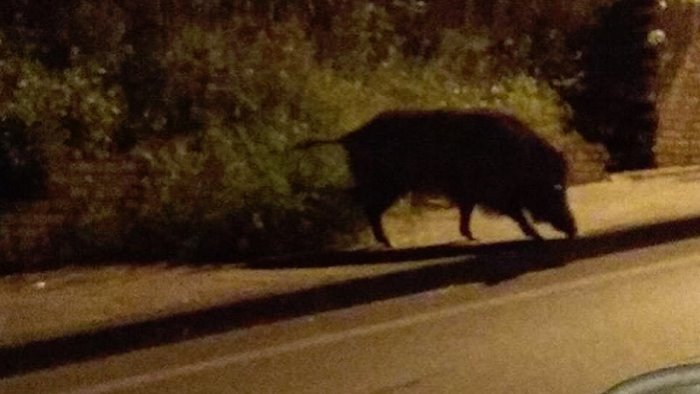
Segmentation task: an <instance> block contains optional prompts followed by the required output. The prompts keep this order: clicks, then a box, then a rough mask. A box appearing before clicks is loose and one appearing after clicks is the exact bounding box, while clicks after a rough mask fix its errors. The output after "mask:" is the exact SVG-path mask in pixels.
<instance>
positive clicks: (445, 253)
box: [0, 217, 700, 378]
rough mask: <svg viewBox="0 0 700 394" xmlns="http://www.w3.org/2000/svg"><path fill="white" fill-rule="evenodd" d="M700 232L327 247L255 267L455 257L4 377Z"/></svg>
mask: <svg viewBox="0 0 700 394" xmlns="http://www.w3.org/2000/svg"><path fill="white" fill-rule="evenodd" d="M698 235H700V217H696V218H689V219H685V220H678V221H673V222H667V223H661V224H654V225H648V226H640V227H634V228H628V229H619V230H612V231H607V232H603V233H599V234H593V235H589V236H586V237H582V238H578V239H572V240H568V239H567V240H549V241H542V242H536V241H515V242H507V243H498V244H489V245H474V246H471V245H464V246H460V245H441V246H433V247H427V248H416V249H405V250H386V251H360V252H328V253H322V254H313V255H311V254H309V255H297V256H288V257H285V258H276V259H264V260H259V261H257V262H254V263H251V264H250V265H249V266H250V267H256V268H261V267H267V268H269V269H278V268H289V267H328V266H333V265H340V264H377V263H379V262H387V261H411V260H413V261H418V260H425V259H432V258H445V257H451V258H450V259H448V262H446V263H444V262H443V263H440V264H435V265H431V266H421V267H418V268H416V269H412V270H411V269H408V270H404V271H401V272H395V273H389V274H382V275H377V276H370V277H365V278H358V279H353V280H350V281H346V282H342V283H336V284H331V285H326V286H321V287H316V288H312V289H307V290H301V291H298V292H294V293H290V294H284V295H281V296H280V295H272V296H268V297H264V298H259V299H255V300H250V301H246V302H241V303H236V304H231V305H223V306H216V307H212V308H209V309H204V310H199V311H195V312H188V313H183V314H178V315H173V316H168V317H165V318H161V319H157V320H152V321H145V322H137V323H131V324H126V325H123V326H118V327H111V328H107V329H105V330H101V331H98V332H89V333H79V334H75V335H72V336H68V337H63V338H57V339H51V340H47V341H41V342H33V343H29V344H25V345H19V346H14V347H4V348H0V378H2V377H6V376H11V375H14V374H20V373H26V372H29V371H33V370H38V369H43V368H48V367H52V366H57V365H62V364H66V363H69V362H75V361H80V360H86V359H91V358H95V357H103V356H107V355H110V354H118V353H123V352H126V351H130V350H136V349H142V348H146V347H152V346H158V345H164V344H168V343H173V342H178V341H182V340H185V339H192V338H196V337H201V336H205V335H212V334H215V333H221V332H226V331H229V330H232V329H235V328H240V327H247V326H253V325H257V324H263V323H269V322H272V321H276V320H281V319H288V318H293V317H297V316H303V315H306V314H310V313H318V312H323V311H328V310H332V309H339V308H345V307H349V306H353V305H358V304H364V303H369V302H372V301H377V300H382V299H388V298H392V297H399V296H402V295H408V294H413V293H416V292H420V291H427V290H431V289H435V288H440V287H444V286H448V285H453V284H465V283H474V282H481V283H487V284H495V283H499V282H502V281H505V280H508V279H511V278H515V277H517V276H519V275H522V274H525V273H528V272H535V271H541V270H546V269H551V268H553V267H558V266H563V265H565V264H567V263H569V262H571V261H574V260H579V259H584V258H592V257H596V256H602V255H605V254H609V253H615V252H622V251H625V250H630V249H635V248H642V247H646V246H651V245H658V244H663V243H666V242H672V241H679V240H683V239H687V238H692V237H697V236H698Z"/></svg>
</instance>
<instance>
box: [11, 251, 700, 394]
mask: <svg viewBox="0 0 700 394" xmlns="http://www.w3.org/2000/svg"><path fill="white" fill-rule="evenodd" d="M699 333H700V239H688V240H684V241H679V242H672V243H666V244H663V245H657V246H652V247H646V248H641V249H635V250H631V251H625V252H619V253H614V254H610V255H606V256H603V257H597V258H592V259H584V260H577V261H573V262H571V263H569V264H568V265H566V266H564V267H558V268H552V269H549V270H544V271H538V272H533V273H528V274H525V275H522V276H519V277H517V278H514V279H512V280H508V281H505V282H502V283H499V284H497V285H486V284H466V285H459V286H452V287H449V288H444V289H439V290H435V291H431V292H426V293H420V294H415V295H411V296H406V297H400V298H395V299H390V300H386V301H380V302H375V303H371V304H367V305H360V306H355V307H352V308H347V309H343V310H337V311H332V312H326V313H322V314H318V315H314V316H306V317H302V318H298V319H293V320H289V321H283V322H278V323H274V324H270V325H264V326H257V327H253V328H250V329H245V330H235V331H231V332H228V333H224V334H218V335H212V336H207V337H202V338H198V339H194V340H189V341H185V342H181V343H176V344H171V345H166V346H162V347H157V348H151V349H143V350H139V351H134V352H131V353H127V354H121V355H116V356H111V357H107V358H102V359H98V360H92V361H88V362H82V363H76V364H72V365H66V366H63V367H59V368H55V369H51V370H44V371H38V372H34V373H30V374H26V375H20V376H15V377H11V378H8V379H4V380H1V381H0V393H8V394H9V393H80V394H97V393H537V394H540V393H600V392H602V391H604V390H605V389H606V388H609V387H610V386H612V385H614V384H615V383H617V382H619V381H621V380H623V379H626V378H629V377H631V376H633V375H637V374H640V373H643V372H647V371H649V370H653V369H656V368H661V367H665V366H669V365H674V364H679V363H684V362H690V361H696V360H698V359H700V334H699Z"/></svg>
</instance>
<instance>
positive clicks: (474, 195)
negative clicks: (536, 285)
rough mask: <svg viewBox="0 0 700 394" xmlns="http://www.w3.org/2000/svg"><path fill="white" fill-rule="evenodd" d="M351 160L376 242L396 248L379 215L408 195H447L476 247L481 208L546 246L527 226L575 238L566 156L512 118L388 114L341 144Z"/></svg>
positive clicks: (482, 112) (484, 113) (477, 113)
mask: <svg viewBox="0 0 700 394" xmlns="http://www.w3.org/2000/svg"><path fill="white" fill-rule="evenodd" d="M332 143H337V144H340V145H341V146H343V147H344V148H345V150H346V151H347V153H348V160H349V167H350V171H351V173H352V175H353V177H354V180H355V187H354V189H353V192H354V195H355V197H356V198H357V201H358V202H359V203H360V204H361V205H362V207H363V208H364V210H365V213H366V215H367V218H368V220H369V223H370V225H371V228H372V232H373V234H374V237H375V238H376V240H377V241H378V242H381V243H383V244H385V245H386V246H389V247H390V246H391V244H390V242H389V239H388V238H387V236H386V234H385V232H384V228H383V227H382V222H381V218H382V214H383V213H384V212H385V211H386V210H387V209H388V208H389V207H390V206H391V205H392V204H393V203H394V202H395V201H396V200H397V199H398V198H399V197H401V196H403V195H405V194H407V193H409V192H417V193H421V192H427V193H431V194H439V195H442V196H444V197H446V198H448V199H449V200H451V201H452V202H453V203H454V204H455V205H456V206H457V207H458V208H459V210H460V217H461V218H460V232H461V233H462V234H463V235H464V236H465V237H467V238H469V239H472V240H473V239H474V237H473V236H472V233H471V230H470V225H469V222H470V217H471V213H472V211H473V209H474V207H475V206H476V205H479V206H481V207H482V208H484V209H485V210H486V211H487V212H490V213H498V214H503V215H507V216H508V217H510V218H512V219H513V220H514V221H515V222H516V223H517V224H518V226H519V227H520V229H521V230H522V231H523V233H525V234H526V235H527V236H529V237H532V238H535V239H541V236H540V235H539V234H538V233H537V231H536V230H535V229H534V228H533V226H532V225H531V224H530V223H529V221H528V219H527V218H526V216H525V214H524V212H525V211H527V212H529V214H530V215H531V217H532V219H533V220H534V221H536V222H542V221H544V222H548V223H550V224H551V225H552V226H553V227H554V228H556V229H557V230H559V231H561V232H563V233H565V234H566V235H567V236H568V237H574V236H575V235H576V233H577V228H576V223H575V220H574V217H573V215H572V213H571V210H570V208H569V204H568V201H567V196H566V175H567V164H566V160H565V158H564V156H563V155H562V154H561V153H560V152H559V151H557V150H556V149H555V148H554V147H553V146H552V145H551V144H549V143H548V142H547V141H545V140H544V139H543V138H541V137H540V136H538V135H537V134H536V133H535V132H534V131H533V130H532V129H531V128H529V127H528V126H527V125H525V124H524V123H523V122H522V121H520V120H519V119H517V118H516V117H514V116H511V115H508V114H505V113H502V112H497V111H493V110H487V109H477V110H432V111H389V112H383V113H380V114H379V115H377V116H376V117H374V118H373V119H372V120H370V121H369V122H367V123H366V124H365V125H363V126H362V127H360V128H359V129H357V130H355V131H352V132H350V133H348V134H346V135H344V136H343V137H340V138H339V139H336V140H311V141H307V142H305V143H302V144H301V145H299V147H300V148H309V147H312V146H317V145H322V144H332Z"/></svg>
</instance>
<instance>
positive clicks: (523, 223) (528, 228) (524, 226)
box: [508, 211, 542, 241]
mask: <svg viewBox="0 0 700 394" xmlns="http://www.w3.org/2000/svg"><path fill="white" fill-rule="evenodd" d="M508 216H510V217H511V218H512V219H513V220H515V222H516V223H518V226H519V227H520V230H522V232H523V233H525V235H527V236H528V237H530V238H533V239H536V240H538V241H541V240H542V236H541V235H540V234H539V233H537V231H536V230H535V228H534V227H532V225H531V224H530V222H528V221H527V218H525V215H523V212H522V211H517V212H516V213H512V214H509V215H508Z"/></svg>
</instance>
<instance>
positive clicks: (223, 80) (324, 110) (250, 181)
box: [0, 0, 604, 259]
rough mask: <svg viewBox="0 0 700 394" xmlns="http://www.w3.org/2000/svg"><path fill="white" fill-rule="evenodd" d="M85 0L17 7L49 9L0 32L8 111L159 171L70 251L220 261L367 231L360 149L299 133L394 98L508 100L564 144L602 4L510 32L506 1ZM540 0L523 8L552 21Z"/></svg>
mask: <svg viewBox="0 0 700 394" xmlns="http://www.w3.org/2000/svg"><path fill="white" fill-rule="evenodd" d="M562 1H563V0H562ZM601 2H604V0H590V2H586V4H587V7H590V8H593V6H592V5H593V4H600V3H601ZM69 3H70V5H58V6H57V11H56V15H58V16H57V17H56V18H54V19H51V18H48V17H47V16H46V15H44V14H39V13H38V12H37V11H36V10H35V9H34V8H31V6H30V5H27V4H25V3H24V2H21V1H11V3H10V6H11V7H13V10H14V11H15V14H17V15H20V14H21V15H23V16H22V18H30V17H32V16H33V17H35V18H36V19H35V20H28V19H22V18H19V19H16V20H13V21H4V22H3V23H5V24H6V25H5V26H0V31H5V32H6V34H9V35H12V37H15V38H18V39H17V40H14V39H13V40H12V41H13V42H15V43H16V44H12V45H10V44H8V40H5V39H2V38H1V37H2V36H0V59H2V60H0V118H2V119H18V120H19V121H20V122H21V123H22V124H23V125H24V126H25V129H26V132H27V133H31V134H32V136H33V139H31V140H32V141H36V142H35V143H36V144H37V145H38V146H39V147H40V148H41V150H42V151H45V152H48V153H49V155H51V154H54V153H55V154H59V153H57V152H62V151H63V150H65V149H66V147H69V148H71V149H73V150H77V151H78V152H81V154H82V155H84V156H104V155H106V154H107V153H113V152H115V151H117V150H118V149H120V148H122V149H123V148H128V149H129V150H130V153H131V155H132V156H135V157H137V158H139V159H140V160H144V161H145V163H147V165H148V172H147V173H146V174H145V176H144V177H143V179H142V186H143V187H144V190H145V197H144V199H143V201H142V202H141V204H140V206H138V207H136V208H133V209H131V208H130V209H126V210H122V209H121V208H119V207H117V208H114V207H100V206H99V202H97V201H96V202H95V204H96V207H95V209H93V210H89V212H88V214H86V215H82V216H81V219H80V220H79V221H76V223H75V226H74V228H73V229H71V230H70V231H65V233H66V234H68V233H70V236H67V238H65V239H67V240H72V241H70V242H69V241H66V242H62V245H64V247H63V249H62V252H61V253H62V254H63V255H64V258H65V259H70V256H71V255H75V254H77V253H79V252H78V251H79V250H83V251H85V250H87V249H89V248H91V247H92V248H93V249H95V250H97V251H99V250H103V251H108V253H117V252H116V251H121V252H120V253H126V254H127V255H129V254H130V255H133V256H137V255H139V256H147V257H153V258H155V257H168V256H170V257H173V256H175V257H182V258H188V259H193V258H208V259H215V258H232V257H235V256H245V255H259V254H263V253H281V252H288V251H293V250H308V249H313V248H323V247H326V246H327V245H336V246H347V245H349V244H354V243H356V242H358V239H360V238H361V236H362V232H361V231H360V229H364V228H365V227H366V225H365V223H364V219H363V218H362V215H361V213H360V212H359V210H358V209H357V207H356V206H355V204H354V203H353V202H352V201H351V199H350V196H349V193H348V192H347V191H348V189H349V188H350V187H352V179H350V176H349V174H348V169H347V165H346V162H345V156H344V154H343V153H342V151H341V150H340V149H339V148H338V147H337V146H336V147H333V146H329V147H325V148H314V149H309V150H299V149H295V145H296V144H298V143H299V142H301V141H304V140H307V139H311V138H334V137H338V136H340V135H342V134H344V133H346V132H348V131H350V130H352V129H353V128H355V127H358V126H359V125H361V124H362V123H364V122H366V121H367V120H369V119H370V118H371V117H373V116H374V115H376V114H377V113H378V112H380V111H382V110H386V109H392V108H444V107H452V108H473V107H495V108H499V109H502V110H505V111H510V112H513V113H515V114H517V115H518V116H520V117H521V118H523V119H524V120H525V121H526V122H527V123H529V124H531V125H532V126H533V127H534V128H535V129H536V130H538V131H539V132H541V133H542V134H543V135H544V136H545V137H546V138H548V139H550V140H552V141H554V142H555V143H556V142H557V141H558V139H559V138H561V130H563V129H564V124H565V123H566V121H567V119H568V117H570V110H569V108H568V106H567V105H566V104H565V103H564V101H563V100H562V99H561V98H560V92H561V91H562V89H566V88H572V87H576V85H577V84H578V83H579V82H580V74H579V70H578V68H577V63H576V61H575V58H576V50H575V49H572V48H570V47H569V46H568V37H569V36H568V34H569V32H570V31H571V30H572V29H573V28H572V26H573V25H574V24H573V23H572V22H571V20H572V19H576V18H579V14H581V15H586V16H589V14H590V10H589V9H588V8H586V7H583V6H580V5H577V6H576V7H572V9H568V8H566V7H562V6H561V4H563V3H561V2H556V3H557V4H559V5H560V6H559V7H558V8H557V10H559V11H560V12H562V13H564V12H565V11H566V12H565V13H566V15H568V16H569V17H568V19H566V18H562V20H563V19H566V21H567V22H566V23H563V22H562V24H561V26H560V25H557V24H556V23H554V22H552V21H550V22H548V23H545V22H541V23H539V24H537V23H536V24H531V25H528V28H527V29H523V30H522V31H518V32H514V31H512V30H509V31H507V32H505V31H500V30H499V29H494V28H493V26H491V25H489V23H488V20H489V19H493V21H496V19H498V18H505V17H506V16H504V15H506V14H507V13H506V14H503V15H501V14H498V12H496V11H498V10H505V9H507V7H505V5H504V4H506V2H503V1H500V0H499V1H496V2H494V3H493V4H492V5H489V4H491V3H489V2H478V3H479V4H482V5H483V7H485V8H488V9H476V8H474V7H473V5H474V4H475V3H477V2H466V1H465V2H463V3H464V4H462V5H463V7H461V10H462V12H463V14H464V15H463V17H464V19H463V20H461V21H460V22H459V23H457V24H454V23H452V24H450V25H449V26H447V25H445V26H443V25H441V19H440V18H441V16H440V15H441V14H440V12H438V11H440V9H439V7H438V5H440V4H442V3H445V4H447V3H451V2H438V1H436V2H434V3H435V4H434V5H435V7H436V8H431V4H432V2H431V3H427V2H422V1H416V0H391V1H389V0H386V1H385V0H376V1H367V0H343V1H341V0H338V1H335V0H324V1H320V0H319V1H316V0H313V1H291V2H282V1H276V0H266V1H256V2H253V1H245V2H223V1H220V2H201V1H186V0H173V1H169V2H164V1H154V2H137V1H134V0H125V1H118V2H117V1H107V2H101V3H100V4H93V3H94V2H91V1H87V0H71V1H70V2H69ZM233 3H235V4H233ZM535 3H537V4H539V6H538V7H539V8H533V9H529V8H527V7H525V6H523V5H519V4H520V3H518V2H511V3H508V4H510V5H509V6H508V7H515V8H516V9H517V12H515V14H518V15H519V14H520V13H522V14H523V15H535V16H537V15H539V16H540V17H542V18H544V15H546V12H544V11H543V10H545V9H546V7H545V6H544V5H543V4H544V3H543V2H541V1H538V2H535ZM469 4H470V5H469ZM498 4H500V6H498ZM533 4H534V3H533ZM442 5H443V6H444V4H442ZM468 5H469V6H468ZM328 6H332V7H331V10H332V11H334V12H328V8H327V7H328ZM27 7H30V8H27ZM324 7H326V8H324ZM470 7H471V8H470ZM498 7H500V8H498ZM518 7H520V8H518ZM553 7H554V6H553ZM443 8H444V7H443ZM448 8H449V7H448ZM324 10H326V11H324ZM436 10H437V11H436ZM448 11H449V9H448ZM499 12H500V11H499ZM489 15H490V16H489ZM499 15H500V16H499ZM572 15H573V16H572ZM59 16H60V17H59ZM453 16H454V15H449V14H448V15H447V17H450V18H452V19H454V18H453ZM523 18H524V17H523ZM542 18H539V19H537V18H535V19H537V20H540V19H542ZM579 19H584V18H583V16H580V18H579ZM0 20H1V19H0ZM502 20H504V19H502ZM502 20H499V22H498V23H501V22H502ZM18 21H19V22H18ZM463 21H471V22H473V23H464V22H463ZM99 22H101V23H99ZM42 23H45V24H46V25H47V26H51V27H52V28H54V29H58V30H60V31H61V32H60V34H57V35H55V33H53V32H52V33H51V34H48V33H47V32H46V31H42V30H41V26H42ZM578 23H579V24H583V23H585V22H583V21H579V22H578ZM516 33H517V34H516ZM54 35H55V36H54ZM57 53H58V54H62V55H60V56H59V55H56V54H57ZM47 59H48V60H47ZM51 59H54V60H51ZM56 59H59V60H61V61H58V60H56ZM117 142H119V143H117ZM49 171H50V169H49ZM90 212H92V213H90ZM120 212H121V214H120ZM329 212H332V214H331V215H329ZM153 240H157V242H153ZM154 243H156V244H157V245H155V246H154V245H153V244H154ZM70 245H73V246H70ZM76 245H77V246H76ZM90 245H92V246H90ZM95 255H99V253H98V252H95Z"/></svg>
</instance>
